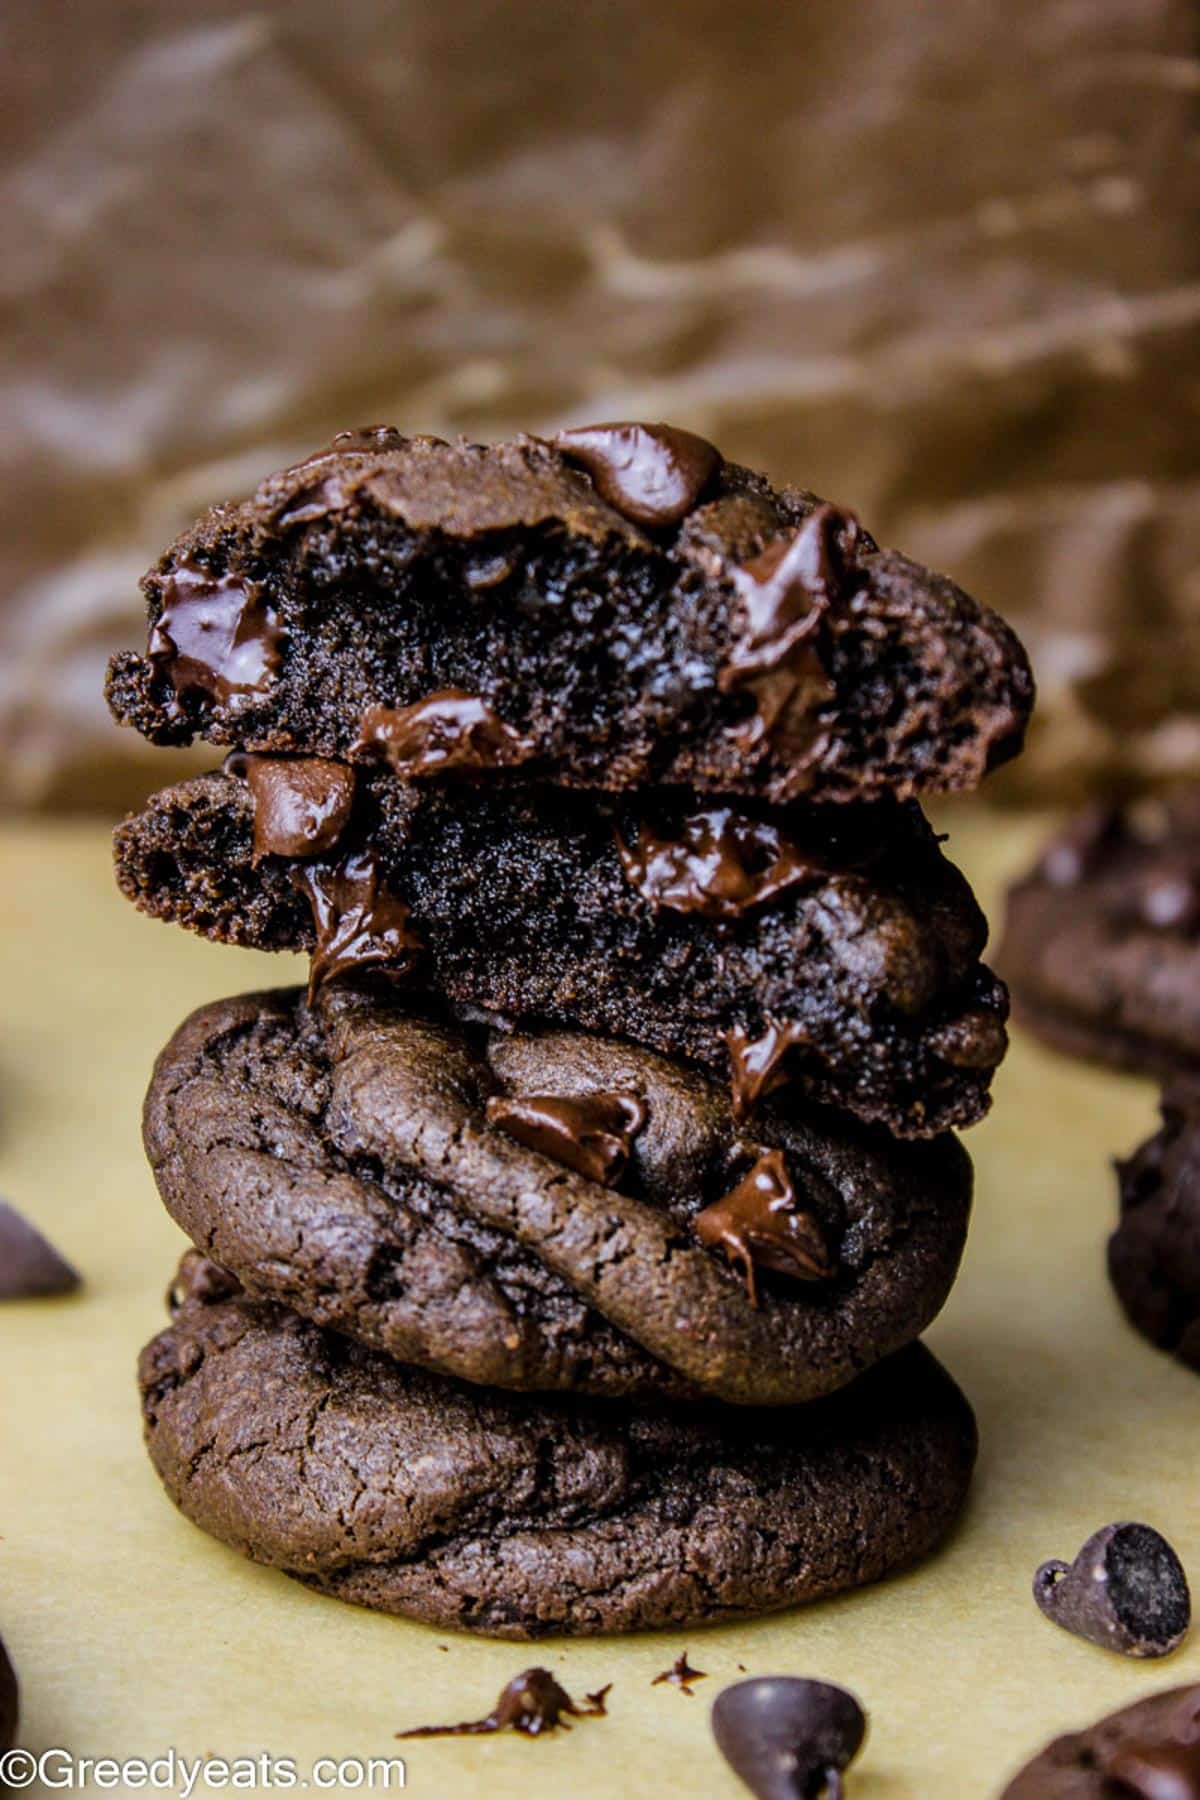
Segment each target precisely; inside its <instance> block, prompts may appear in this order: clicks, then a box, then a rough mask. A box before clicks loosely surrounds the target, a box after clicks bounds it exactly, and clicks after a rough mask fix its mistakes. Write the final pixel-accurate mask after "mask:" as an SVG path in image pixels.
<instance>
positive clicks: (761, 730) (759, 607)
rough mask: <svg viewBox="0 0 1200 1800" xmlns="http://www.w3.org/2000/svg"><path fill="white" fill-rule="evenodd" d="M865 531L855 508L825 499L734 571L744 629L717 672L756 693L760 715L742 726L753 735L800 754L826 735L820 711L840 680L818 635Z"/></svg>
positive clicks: (725, 682)
mask: <svg viewBox="0 0 1200 1800" xmlns="http://www.w3.org/2000/svg"><path fill="white" fill-rule="evenodd" d="M859 535H860V534H859V529H858V524H857V521H856V520H855V519H854V518H852V517H851V515H850V514H849V513H844V512H841V511H840V510H839V509H838V508H837V507H835V506H819V507H818V508H817V509H816V511H815V512H814V513H812V514H810V516H809V517H808V518H807V519H806V520H805V521H804V523H803V525H802V526H801V527H800V529H799V531H798V532H797V533H796V535H795V537H793V538H790V539H782V540H780V542H778V543H775V544H771V545H769V546H768V548H767V549H766V550H764V551H763V552H762V554H761V556H757V557H755V558H754V560H753V561H752V562H748V563H745V564H744V565H743V566H742V567H741V568H738V569H734V570H733V572H732V578H733V584H734V587H735V589H736V590H737V594H738V597H739V599H740V600H741V603H742V607H743V610H744V613H745V629H744V631H743V633H742V636H741V637H740V639H739V640H738V641H737V642H736V643H735V644H734V646H733V648H732V650H731V651H730V654H729V659H728V661H727V662H726V664H725V666H724V668H723V669H722V670H721V673H720V676H719V678H718V679H719V683H720V687H721V690H722V692H724V693H730V692H734V691H737V690H739V689H743V688H744V689H746V690H747V691H748V692H749V693H750V694H751V696H752V697H753V700H754V704H755V708H756V712H755V716H754V718H753V719H751V720H750V721H749V722H748V723H747V724H746V725H745V726H744V727H742V728H740V729H741V735H742V736H743V738H744V739H745V741H746V742H748V743H757V742H758V741H759V740H760V739H763V738H768V737H773V738H776V739H778V740H779V741H780V742H781V743H782V744H783V745H784V746H785V747H786V748H787V749H788V750H789V751H790V752H791V753H792V754H795V755H800V754H802V753H803V752H805V751H807V750H810V749H812V748H813V747H814V746H815V744H816V743H817V742H818V741H819V739H820V737H821V735H822V734H821V732H820V730H819V727H818V725H817V723H816V718H815V715H816V714H817V713H819V711H820V709H821V707H822V706H823V705H824V704H825V703H826V702H827V701H828V700H830V699H832V698H833V694H834V687H833V683H832V681H831V680H830V678H829V674H828V671H827V670H826V668H825V666H824V663H823V662H822V660H821V657H820V654H819V650H818V646H817V642H816V639H817V634H818V632H819V630H820V627H821V622H822V620H823V619H824V618H825V615H826V614H827V613H828V611H829V609H830V607H831V606H832V605H833V604H834V602H835V601H836V600H837V599H838V598H839V597H840V595H841V593H842V591H843V589H844V587H845V584H846V580H847V573H848V568H849V564H850V561H851V559H852V557H853V555H854V552H855V550H856V548H857V545H858V542H859Z"/></svg>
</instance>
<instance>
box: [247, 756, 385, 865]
mask: <svg viewBox="0 0 1200 1800" xmlns="http://www.w3.org/2000/svg"><path fill="white" fill-rule="evenodd" d="M223 767H224V769H225V772H226V774H228V775H235V776H237V777H238V779H239V780H243V781H245V782H246V784H247V786H248V787H249V789H250V793H251V795H252V797H253V800H254V861H255V862H256V863H257V862H259V861H260V860H261V859H262V857H264V856H315V855H317V854H318V852H320V851H322V850H332V849H333V847H334V845H335V844H336V843H337V841H338V839H339V838H340V837H341V835H342V833H343V831H344V830H345V829H346V826H347V825H348V824H349V822H350V814H351V811H352V810H353V807H354V779H355V778H354V770H353V769H352V768H351V766H350V764H349V763H339V762H329V761H327V760H326V759H325V758H323V757H319V756H257V755H252V754H251V753H249V752H247V751H245V750H234V751H233V752H232V753H231V754H230V755H229V756H227V757H226V758H225V762H224V765H223Z"/></svg>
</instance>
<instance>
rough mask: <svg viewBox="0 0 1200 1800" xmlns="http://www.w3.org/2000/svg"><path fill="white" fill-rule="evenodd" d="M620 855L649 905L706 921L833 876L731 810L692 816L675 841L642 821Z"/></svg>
mask: <svg viewBox="0 0 1200 1800" xmlns="http://www.w3.org/2000/svg"><path fill="white" fill-rule="evenodd" d="M617 850H618V852H619V854H620V858H621V866H622V868H623V869H624V871H625V876H626V879H627V880H628V882H629V885H630V886H631V887H633V888H636V889H637V891H638V893H639V894H641V895H642V896H643V897H644V898H645V899H647V900H649V901H650V903H651V904H652V905H654V906H666V907H670V908H671V910H672V911H674V912H681V913H697V914H699V915H700V917H701V918H705V919H737V918H740V917H741V916H742V914H743V913H747V912H749V911H750V910H751V909H752V908H753V907H756V906H762V905H763V904H764V903H765V902H766V901H768V900H773V899H774V898H775V897H776V896H777V895H779V894H782V893H786V892H787V890H788V889H789V888H792V887H796V886H798V885H800V884H801V883H804V884H808V885H812V884H814V883H817V882H820V881H822V880H823V879H824V878H825V877H826V876H827V875H828V874H829V872H830V865H829V864H828V862H826V861H824V860H822V859H821V858H820V857H814V856H806V855H804V854H803V853H802V852H801V851H800V850H798V849H797V847H796V846H795V844H793V843H791V842H790V840H789V839H788V838H786V837H785V836H784V835H783V833H782V832H781V831H779V829H778V828H777V827H776V826H775V825H772V824H770V823H769V822H768V821H767V820H764V819H753V818H749V817H747V816H746V815H745V814H742V813H738V812H735V811H734V809H733V808H732V807H729V806H714V807H709V808H707V809H706V810H705V811H703V812H696V813H690V814H689V815H688V816H687V817H686V818H685V819H683V820H682V821H681V823H680V827H679V832H678V835H677V836H670V837H668V836H662V835H660V834H659V833H658V832H657V831H655V829H654V828H653V826H651V825H650V824H648V823H646V822H645V821H643V822H642V824H641V825H639V827H638V834H637V838H636V840H635V841H634V843H633V844H631V845H630V844H626V843H625V842H624V840H623V839H622V838H621V837H620V836H619V835H618V837H617Z"/></svg>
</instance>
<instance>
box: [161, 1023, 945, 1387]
mask: <svg viewBox="0 0 1200 1800" xmlns="http://www.w3.org/2000/svg"><path fill="white" fill-rule="evenodd" d="M145 1140H146V1150H147V1154H148V1157H149V1160H150V1164H151V1167H152V1169H153V1171H154V1174H155V1178H156V1180H157V1182H158V1185H159V1190H160V1192H161V1194H162V1196H163V1199H164V1202H165V1204H166V1206H167V1208H168V1210H169V1211H170V1212H171V1214H172V1216H173V1217H174V1218H175V1220H176V1221H177V1223H178V1224H179V1225H181V1226H182V1228H183V1229H184V1230H185V1231H186V1232H187V1233H188V1235H189V1236H190V1237H191V1238H192V1241H193V1242H194V1243H195V1244H196V1245H197V1246H198V1247H200V1248H202V1249H203V1250H205V1251H206V1253H207V1254H209V1255H210V1256H211V1257H212V1258H214V1259H215V1260H216V1261H217V1262H218V1263H219V1264H221V1265H222V1266H223V1267H224V1268H226V1269H227V1270H229V1271H230V1272H231V1273H232V1274H233V1275H234V1276H236V1277H237V1280H238V1282H239V1283H240V1284H241V1285H242V1286H243V1287H244V1288H246V1289H247V1290H248V1291H250V1292H251V1293H252V1294H256V1295H259V1296H261V1297H264V1298H268V1299H271V1300H273V1301H278V1302H282V1303H284V1304H286V1305H287V1306H289V1307H291V1308H292V1309H293V1310H294V1311H296V1312H297V1313H299V1314H302V1315H303V1316H305V1317H307V1318H309V1319H311V1320H313V1321H315V1322H316V1323H318V1324H320V1325H328V1326H333V1327H335V1328H336V1329H337V1330H339V1331H341V1332H343V1333H345V1334H347V1335H348V1336H351V1337H354V1338H356V1339H359V1340H360V1341H362V1342H363V1343H364V1344H366V1345H368V1346H371V1347H374V1348H376V1349H380V1350H384V1351H387V1352H388V1353H389V1354H391V1355H393V1356H395V1357H397V1358H399V1359H401V1360H403V1361H410V1362H414V1363H419V1364H422V1365H423V1366H425V1367H428V1368H432V1369H436V1370H439V1371H441V1372H443V1373H447V1374H453V1375H457V1376H460V1377H463V1378H466V1379H468V1380H471V1381H474V1382H479V1383H483V1384H490V1385H495V1386H501V1387H507V1388H517V1389H521V1388H526V1389H539V1388H540V1389H547V1390H549V1389H556V1388H557V1389H565V1390H574V1391H578V1392H584V1393H594V1394H601V1395H605V1394H607V1395H625V1396H629V1395H634V1396H638V1397H643V1398H653V1397H655V1396H663V1397H667V1398H676V1399H679V1398H688V1397H692V1398H694V1397H697V1396H700V1395H708V1396H711V1397H716V1398H719V1399H722V1400H725V1401H728V1402H732V1403H734V1404H737V1405H742V1406H745V1405H759V1406H761V1405H779V1404H791V1403H794V1402H796V1401H800V1400H807V1399H812V1398H814V1397H816V1396H818V1395H821V1394H823V1393H827V1392H830V1391H832V1390H833V1389H834V1388H837V1387H839V1386H842V1385H844V1384H845V1383H846V1382H847V1381H849V1380H851V1379H852V1378H853V1377H854V1376H855V1375H857V1374H858V1373H859V1372H860V1371H861V1370H862V1369H863V1368H866V1367H868V1366H869V1365H870V1364H871V1363H873V1362H875V1361H877V1360H879V1359H880V1358H881V1357H883V1356H886V1355H888V1354H889V1353H891V1352H892V1351H894V1350H896V1349H898V1348H900V1347H901V1346H902V1345H904V1344H906V1343H908V1342H910V1341H911V1340H912V1339H913V1338H914V1337H916V1336H917V1334H918V1333H919V1332H920V1331H921V1330H922V1329H923V1328H924V1326H925V1325H926V1324H927V1323H928V1322H929V1321H930V1319H931V1318H932V1317H933V1316H934V1315H935V1313H936V1312H937V1311H938V1309H939V1308H940V1306H941V1304H942V1302H943V1300H944V1299H945V1297H946V1294H947V1293H948V1292H949V1289H950V1285H951V1283H952V1281H953V1279H954V1275H955V1272H956V1270H957V1267H958V1261H959V1257H960V1255H961V1252H962V1247H963V1243H964V1240H965V1236H966V1228H967V1219H968V1214H969V1209H970V1193H971V1169H970V1163H969V1161H968V1159H967V1157H966V1155H965V1153H964V1152H963V1151H962V1149H961V1148H960V1146H959V1145H958V1144H957V1143H956V1142H955V1141H954V1140H953V1139H944V1140H940V1141H937V1142H934V1143H929V1144H920V1145H915V1144H914V1145H905V1144H899V1143H896V1142H894V1141H892V1140H890V1139H889V1138H888V1137H886V1136H885V1135H884V1134H883V1133H879V1132H869V1131H864V1130H862V1129H861V1128H858V1129H856V1128H855V1127H853V1126H852V1125H850V1124H849V1123H848V1122H846V1121H843V1120H836V1119H832V1118H830V1117H829V1116H828V1115H823V1114H816V1113H802V1112H800V1111H798V1110H796V1109H789V1110H788V1111H786V1112H781V1111H780V1110H778V1109H777V1108H773V1107H767V1108H765V1109H764V1111H763V1114H762V1117H761V1118H760V1119H758V1120H756V1121H755V1125H754V1128H753V1130H751V1131H742V1130H741V1129H740V1128H739V1127H738V1126H737V1125H736V1124H735V1122H734V1120H733V1117H732V1113H731V1110H730V1105H729V1100H728V1096H727V1094H726V1093H725V1092H724V1091H723V1090H722V1089H721V1088H719V1087H718V1086H716V1085H715V1084H714V1083H711V1082H709V1081H706V1080H705V1079H704V1078H703V1077H702V1076H701V1075H699V1074H698V1073H697V1072H696V1071H695V1070H692V1069H689V1068H687V1067H686V1066H684V1065H681V1064H678V1063H672V1062H670V1061H668V1060H666V1059H664V1058H662V1057H659V1056H655V1055H653V1054H651V1053H650V1052H647V1051H644V1050H638V1049H636V1048H634V1047H633V1046H631V1045H628V1044H621V1043H617V1042H614V1041H612V1040H608V1039H604V1038H599V1037H594V1036H585V1035H583V1034H579V1033H572V1032H562V1031H542V1032H533V1033H530V1032H518V1031H511V1030H504V1029H501V1028H498V1027H496V1026H495V1025H489V1024H486V1023H477V1024H464V1023H461V1022H459V1023H456V1022H453V1021H451V1020H449V1019H447V1018H446V1017H445V1015H444V1014H443V1016H442V1017H440V1018H439V1017H438V1016H437V1015H436V1014H434V1015H431V1014H430V1013H429V1012H428V1010H419V1009H413V1008H412V1007H411V1006H404V1005H402V1004H397V1003H394V1002H393V1003H388V1002H386V1001H382V1000H380V999H378V998H375V997H371V996H368V995H366V994H363V993H360V992H355V991H352V990H346V989H331V990H328V991H327V992H326V993H325V994H324V995H323V997H322V999H321V1001H320V1002H319V1003H318V1004H317V1005H316V1006H314V1007H310V1006H308V1005H307V1004H306V1003H305V1002H304V1000H303V997H302V995H301V994H300V993H299V992H295V991H292V992H289V991H281V992H278V993H274V994H259V995H247V996H244V997H242V998H240V999H236V1000H228V1001H222V1002H218V1003H217V1004H215V1005H212V1006H207V1007H203V1008H201V1009H200V1011H199V1012H197V1013H195V1014H193V1016H192V1017H191V1018H190V1019H189V1020H188V1021H186V1022H185V1024H184V1025H183V1026H182V1027H181V1028H180V1030H179V1031H178V1032H177V1033H176V1035H175V1037H174V1039H173V1040H172V1041H171V1043H170V1044H169V1045H168V1046H167V1048H166V1049H165V1050H164V1051H163V1053H162V1055H161V1057H160V1058H159V1061H158V1064H157V1067H156V1069H155V1073H154V1077H153V1080H152V1082H151V1086H150V1090H149V1093H148V1095H147V1099H146V1108H145ZM722 1207H724V1208H725V1211H724V1212H722V1211H721V1209H722ZM727 1215H728V1216H727ZM784 1215H787V1216H784ZM706 1226H711V1229H706ZM800 1226H802V1227H803V1230H802V1231H801V1230H800V1229H799V1227H800Z"/></svg>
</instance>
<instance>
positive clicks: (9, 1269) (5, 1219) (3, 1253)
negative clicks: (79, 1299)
mask: <svg viewBox="0 0 1200 1800" xmlns="http://www.w3.org/2000/svg"><path fill="white" fill-rule="evenodd" d="M79 1285H80V1279H79V1276H78V1274H77V1273H76V1271H75V1270H74V1269H73V1268H72V1267H71V1265H70V1263H69V1262H67V1261H66V1260H65V1258H64V1257H61V1256H60V1255H59V1253H58V1251H57V1250H56V1249H55V1248H54V1246H53V1244H51V1243H48V1242H47V1240H46V1239H45V1238H44V1237H43V1236H42V1234H41V1232H40V1231H36V1230H35V1229H34V1227H33V1226H32V1225H31V1224H30V1223H29V1221H28V1219H25V1218H23V1217H22V1216H21V1214H20V1213H19V1212H18V1211H17V1209H16V1207H15V1206H10V1205H9V1203H8V1201H7V1200H0V1300H44V1299H51V1298H53V1297H54V1296H55V1295H57V1294H70V1293H73V1292H74V1290H75V1289H76V1288H77V1287H79Z"/></svg>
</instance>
